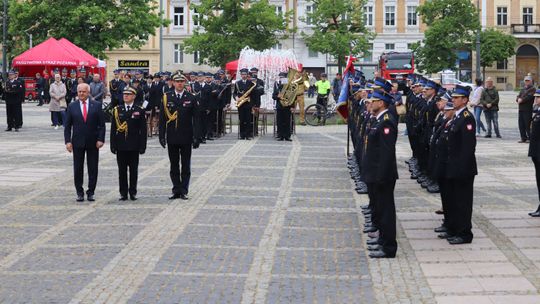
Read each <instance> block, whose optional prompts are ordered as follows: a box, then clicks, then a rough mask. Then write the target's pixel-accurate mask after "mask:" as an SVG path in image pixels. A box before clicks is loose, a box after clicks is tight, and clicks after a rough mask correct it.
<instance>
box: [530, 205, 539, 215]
mask: <svg viewBox="0 0 540 304" xmlns="http://www.w3.org/2000/svg"><path fill="white" fill-rule="evenodd" d="M529 216H532V217H540V206H538V208H536V211H535V212H529Z"/></svg>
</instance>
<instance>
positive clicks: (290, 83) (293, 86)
mask: <svg viewBox="0 0 540 304" xmlns="http://www.w3.org/2000/svg"><path fill="white" fill-rule="evenodd" d="M299 74H300V72H299V71H298V70H295V69H292V68H289V73H288V74H287V84H286V85H285V86H283V89H281V92H279V94H278V98H279V102H280V103H281V105H282V106H283V107H289V106H292V105H293V104H294V103H295V102H296V97H297V96H298V95H300V94H302V93H303V90H302V86H306V82H307V83H308V85H307V87H309V82H308V81H307V75H306V74H305V73H302V74H301V75H300V77H298V75H299ZM299 91H300V92H299Z"/></svg>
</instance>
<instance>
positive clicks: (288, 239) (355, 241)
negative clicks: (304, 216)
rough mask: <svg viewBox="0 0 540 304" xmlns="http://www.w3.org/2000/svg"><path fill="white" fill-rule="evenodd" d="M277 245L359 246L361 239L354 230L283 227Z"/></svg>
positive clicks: (312, 246) (291, 246) (314, 246)
mask: <svg viewBox="0 0 540 304" xmlns="http://www.w3.org/2000/svg"><path fill="white" fill-rule="evenodd" d="M278 247H290V248H295V247H307V248H328V249H339V248H360V247H362V240H361V237H360V232H359V231H356V230H345V231H333V230H304V229H283V231H282V235H281V238H280V239H279V243H278Z"/></svg>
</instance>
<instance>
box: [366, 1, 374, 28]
mask: <svg viewBox="0 0 540 304" xmlns="http://www.w3.org/2000/svg"><path fill="white" fill-rule="evenodd" d="M364 24H365V26H373V6H371V5H366V6H364Z"/></svg>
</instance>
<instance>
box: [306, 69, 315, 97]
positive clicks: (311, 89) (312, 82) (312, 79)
mask: <svg viewBox="0 0 540 304" xmlns="http://www.w3.org/2000/svg"><path fill="white" fill-rule="evenodd" d="M308 79H309V89H308V98H313V97H314V96H315V83H316V82H317V78H315V76H313V73H309V76H308Z"/></svg>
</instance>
